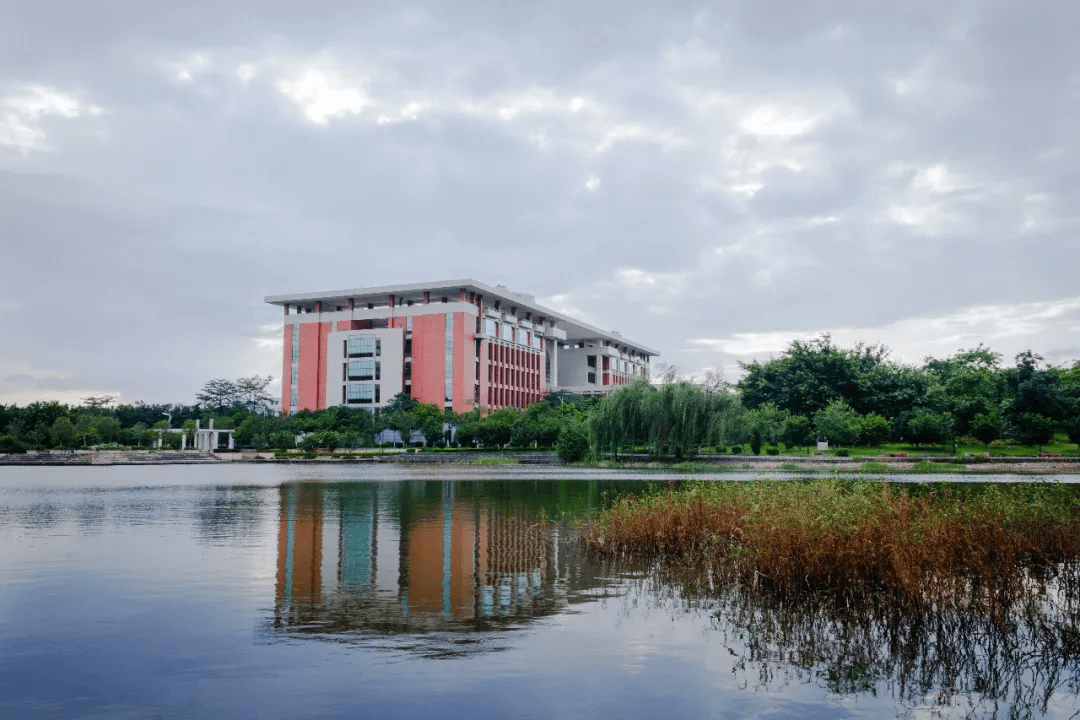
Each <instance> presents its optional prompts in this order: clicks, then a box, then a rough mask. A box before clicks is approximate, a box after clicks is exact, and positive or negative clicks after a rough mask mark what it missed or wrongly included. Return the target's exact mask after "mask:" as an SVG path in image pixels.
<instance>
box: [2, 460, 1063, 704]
mask: <svg viewBox="0 0 1080 720" xmlns="http://www.w3.org/2000/svg"><path fill="white" fill-rule="evenodd" d="M679 477H682V476H674V475H665V474H663V473H633V472H624V471H610V470H579V469H575V470H570V471H566V470H556V469H551V468H531V467H509V468H508V467H501V466H492V467H479V466H473V467H467V466H464V467H463V466H439V467H432V468H427V467H410V466H377V467H367V466H364V467H359V466H335V467H310V466H304V467H295V466H258V465H236V466H217V465H215V466H163V467H123V466H119V467H87V468H82V467H79V468H63V467H55V468H53V467H42V468H37V467H12V468H0V717H26V718H73V717H82V718H154V717H163V718H164V717H167V718H180V717H185V718H186V717H193V718H204V717H205V718H211V717H213V718H217V717H235V718H297V717H303V718H338V717H350V718H353V717H391V718H393V717H463V718H464V717H467V718H470V719H476V718H507V717H510V718H514V717H520V718H547V717H560V718H561V717H567V718H607V717H621V718H653V717H661V716H664V717H694V718H700V717H802V718H806V717H815V718H816V717H820V718H825V717H830V718H831V717H882V716H885V717H892V716H923V715H926V714H928V713H930V712H931V710H932V711H933V712H935V713H937V714H938V715H943V716H958V717H961V716H964V715H967V714H975V715H977V716H991V717H992V716H994V714H995V713H997V714H1000V715H1001V716H1002V717H1005V716H1007V715H1008V712H1009V711H1010V710H1020V711H1024V712H1028V713H1031V714H1034V715H1035V716H1042V715H1045V716H1047V717H1067V716H1071V715H1072V714H1073V713H1074V712H1075V711H1076V710H1077V705H1076V702H1075V688H1074V684H1075V676H1076V673H1077V666H1076V664H1075V661H1074V660H1073V659H1072V658H1074V656H1073V655H1070V654H1069V653H1068V652H1067V651H1064V650H1063V651H1061V652H1057V654H1053V653H1049V654H1046V653H1044V654H1043V655H1041V656H1039V657H1040V658H1041V660H1040V662H1042V665H1039V664H1037V663H1028V664H1027V665H1023V664H1022V663H1020V661H1018V660H1015V659H1014V660H1009V658H1010V657H1013V656H1011V655H1009V654H1008V652H1005V651H1003V650H1001V649H1000V648H999V649H994V648H984V649H983V650H978V648H980V647H983V645H980V644H979V643H980V642H981V640H980V638H983V639H987V638H989V639H990V640H993V637H992V632H990V631H988V630H987V629H986V628H985V627H983V626H982V625H977V624H971V623H968V624H967V625H964V624H962V623H960V624H957V623H956V622H953V623H952V624H951V625H948V627H949V628H953V629H952V630H948V629H947V628H946V629H944V630H942V629H939V630H938V635H937V637H939V638H941V641H942V643H943V647H944V646H945V645H950V646H953V645H957V644H963V643H960V641H959V639H958V638H961V637H965V633H966V634H967V635H970V636H971V637H972V638H973V640H972V642H971V643H970V647H971V648H972V649H973V650H972V652H973V653H974V654H973V655H972V657H973V658H974V659H975V661H977V663H976V665H978V666H979V667H982V666H984V665H986V663H991V664H992V663H994V662H999V661H1001V662H1005V663H1006V665H1001V664H1000V662H999V665H998V666H999V667H1007V669H1008V670H1009V672H1013V673H1014V675H1015V676H1016V678H1017V679H1016V680H1015V682H1014V685H1015V686H1016V688H1018V693H1020V694H1018V693H1012V694H1009V693H1004V694H1001V695H1002V697H1003V698H1004V699H1001V697H998V696H996V695H995V694H994V693H993V692H990V693H987V692H985V691H986V689H987V688H986V686H985V682H986V681H985V680H984V681H982V682H983V683H984V685H983V686H982V687H981V689H980V687H979V686H977V683H976V681H975V680H970V683H969V684H970V687H968V686H964V685H963V682H967V681H968V679H967V675H965V674H964V673H967V674H968V675H970V674H971V672H972V671H971V668H972V667H975V665H972V663H968V664H967V665H965V664H964V663H963V662H961V661H960V660H957V661H956V662H954V663H953V664H952V665H950V666H949V667H950V668H953V670H950V672H953V675H952V677H951V679H947V678H946V679H935V680H933V682H931V683H929V684H923V685H918V686H916V687H917V688H918V692H917V693H915V694H914V695H913V694H912V693H911V692H907V691H905V690H904V688H901V687H898V684H897V678H898V677H900V676H899V675H897V674H896V673H895V672H893V670H892V669H891V666H890V665H889V663H890V662H892V661H891V660H890V659H889V658H890V657H892V655H893V654H895V653H894V652H891V651H890V648H889V647H888V645H889V643H890V642H893V644H895V642H897V641H896V639H895V638H893V640H892V641H890V640H889V639H888V638H889V636H888V633H884V634H882V633H879V634H878V635H874V634H873V633H874V632H877V631H875V630H874V627H876V626H872V623H871V624H865V623H864V625H865V628H864V630H865V631H866V632H868V633H870V635H867V636H866V637H867V638H869V640H860V641H859V642H861V643H862V645H858V643H856V645H854V646H852V645H850V644H849V645H848V646H846V649H843V652H844V653H846V654H845V655H843V658H847V660H840V661H838V660H837V657H838V656H835V653H833V655H834V656H830V652H829V650H828V648H827V647H826V646H827V645H828V643H827V642H825V641H826V639H828V638H833V639H834V640H835V639H836V638H839V637H847V636H849V635H851V633H850V632H849V631H850V629H851V628H849V627H848V626H846V625H844V624H843V622H841V623H840V624H835V622H834V620H835V619H834V620H829V619H828V618H819V620H813V619H812V618H810V619H807V618H802V620H794V621H793V620H792V617H791V616H790V615H775V614H773V615H770V610H769V609H768V608H754V607H749V608H748V607H746V606H735V605H733V604H732V602H731V600H730V598H728V599H725V597H722V596H721V597H710V596H709V595H708V593H704V594H702V593H701V592H700V587H697V588H695V589H694V590H693V591H690V590H688V589H687V588H686V587H685V586H682V585H680V584H679V583H678V582H671V581H664V580H661V579H658V578H657V577H656V576H655V575H654V574H651V573H649V572H648V571H647V569H642V568H621V569H619V570H614V569H611V568H606V567H603V566H600V565H598V564H597V563H595V562H593V561H591V560H590V559H589V558H588V557H586V556H584V555H583V554H582V552H581V551H580V548H579V546H578V544H577V543H576V541H575V539H574V537H573V535H572V532H571V531H570V529H569V528H567V527H566V526H565V525H563V524H562V523H560V522H558V521H557V520H558V519H559V518H561V517H563V516H564V515H565V514H571V515H576V514H580V513H582V512H585V511H587V510H588V509H589V508H593V507H596V506H597V505H598V504H599V503H600V502H601V501H602V498H603V497H605V495H606V494H611V493H616V492H623V491H628V490H633V491H637V490H639V489H640V488H641V487H642V486H643V485H644V484H645V483H646V482H667V481H669V480H674V479H676V478H679ZM728 477H729V476H727V475H725V476H722V477H721V478H718V479H728ZM905 479H908V477H905ZM934 479H935V480H939V479H940V480H949V481H955V478H953V477H948V478H941V477H935V478H934ZM800 622H801V623H802V624H800ZM829 622H834V624H833V625H829V624H828V623H829ZM949 622H952V621H949ZM784 623H787V624H786V625H785V624H784ZM769 628H773V629H774V632H772V633H769V632H767V631H768V629H769ZM814 628H818V630H819V631H820V632H821V636H820V637H817V636H816V635H815V632H817V631H815V630H814ZM950 632H951V633H952V634H951V635H950V634H949V633H950ZM980 633H981V635H980ZM795 636H798V637H801V638H802V641H798V638H797V637H795ZM851 637H854V635H851ZM912 637H916V639H918V638H919V637H922V636H918V635H917V634H916V635H912ZM808 640H814V641H815V642H816V643H817V645H815V646H814V647H813V649H808V646H807V644H806V643H807V641H808ZM1066 640H1067V638H1066ZM800 642H801V644H800ZM920 642H924V644H925V641H924V640H921V641H920ZM995 642H996V640H995ZM1020 642H1030V643H1032V648H1035V649H1037V648H1036V646H1035V644H1034V643H1035V641H1034V640H1031V639H1029V640H1027V641H1024V640H1023V639H1021V640H1020ZM1063 642H1064V641H1063ZM834 644H835V643H834ZM984 644H985V643H984ZM863 645H865V646H866V647H865V648H863V650H860V651H859V652H862V651H864V650H865V651H869V650H873V648H875V647H877V646H878V645H884V646H885V647H883V648H881V650H882V651H881V653H879V654H880V656H881V657H880V658H877V659H875V658H871V657H864V658H862V660H858V658H856V659H855V660H851V658H852V657H854V656H853V655H852V652H853V650H852V647H856V649H858V648H860V647H863ZM895 649H896V648H895V647H894V648H892V650H893V651H895ZM901 649H902V648H901ZM1019 650H1025V649H1024V648H1019ZM1025 652H1026V650H1025ZM815 653H817V655H815ZM979 653H981V654H979ZM864 654H866V653H865V652H864ZM1030 655H1031V653H1030V652H1027V655H1026V656H1030ZM849 660H850V662H849ZM845 662H846V663H847V664H844V663H845ZM860 662H861V663H862V664H861V665H860V664H859V663H860ZM973 662H974V661H973ZM1010 662H1011V663H1012V664H1011V665H1009V664H1008V663H1010ZM1070 662H1072V663H1073V664H1072V665H1070V664H1069V663H1070ZM969 666H970V667H969ZM919 667H922V666H921V665H920V666H919ZM957 668H959V670H957ZM954 671H955V672H954ZM1051 671H1053V672H1054V673H1056V674H1053V673H1052V672H1051ZM947 682H949V683H953V685H954V686H955V688H958V689H959V691H955V688H954V691H950V692H949V693H945V694H944V695H943V694H942V690H943V688H944V684H945V683H947ZM995 682H997V681H995ZM1000 682H1001V686H1002V687H1005V686H1006V685H1007V682H1006V680H1001V681H1000ZM1010 682H1011V681H1010ZM1070 682H1072V683H1074V684H1073V685H1070ZM935 683H936V685H935ZM905 687H907V688H910V687H912V686H911V685H910V684H908V685H906V686H905ZM1009 687H1012V686H1009ZM1006 689H1009V688H1006ZM1022 693H1027V695H1024V694H1022ZM988 697H991V700H990V701H988V700H987V698H988ZM1025 697H1027V698H1028V699H1027V700H1025V699H1024V698H1025ZM942 698H945V701H942ZM1019 714H1020V715H1021V716H1022V715H1023V712H1020V713H1019Z"/></svg>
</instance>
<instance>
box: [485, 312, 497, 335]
mask: <svg viewBox="0 0 1080 720" xmlns="http://www.w3.org/2000/svg"><path fill="white" fill-rule="evenodd" d="M484 334H485V335H490V336H491V337H496V336H497V335H498V334H499V323H497V322H495V320H494V319H493V318H489V317H486V318H484Z"/></svg>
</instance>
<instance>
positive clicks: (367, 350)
mask: <svg viewBox="0 0 1080 720" xmlns="http://www.w3.org/2000/svg"><path fill="white" fill-rule="evenodd" d="M347 351H348V353H349V355H350V356H353V355H374V354H375V338H374V337H373V336H371V335H354V336H352V337H350V338H349V343H348V348H347Z"/></svg>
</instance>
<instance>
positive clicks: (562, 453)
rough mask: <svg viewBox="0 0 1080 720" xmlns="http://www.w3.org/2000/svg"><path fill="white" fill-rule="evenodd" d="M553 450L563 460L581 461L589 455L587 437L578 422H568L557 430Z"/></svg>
mask: <svg viewBox="0 0 1080 720" xmlns="http://www.w3.org/2000/svg"><path fill="white" fill-rule="evenodd" d="M555 452H556V454H558V456H559V459H560V460H562V461H564V462H581V461H582V460H584V459H585V458H586V457H588V455H589V438H588V436H587V435H586V434H585V428H583V427H582V426H581V425H580V424H578V423H568V424H566V425H563V427H562V429H561V430H559V439H558V440H557V441H556V442H555Z"/></svg>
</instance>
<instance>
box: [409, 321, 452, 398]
mask: <svg viewBox="0 0 1080 720" xmlns="http://www.w3.org/2000/svg"><path fill="white" fill-rule="evenodd" d="M412 396H413V397H414V398H416V399H417V400H419V401H420V402H423V403H431V404H432V405H438V406H439V407H440V408H441V407H443V405H444V403H445V397H446V316H445V315H441V314H440V315H414V316H413V329H412Z"/></svg>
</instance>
